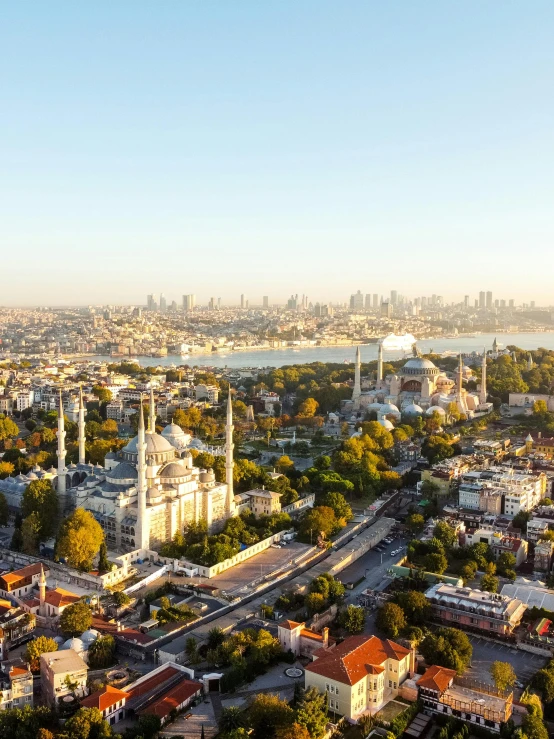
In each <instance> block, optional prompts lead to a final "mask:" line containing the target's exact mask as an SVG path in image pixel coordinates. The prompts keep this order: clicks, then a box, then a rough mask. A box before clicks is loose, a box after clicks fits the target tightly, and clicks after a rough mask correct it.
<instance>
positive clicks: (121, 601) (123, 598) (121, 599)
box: [113, 590, 131, 608]
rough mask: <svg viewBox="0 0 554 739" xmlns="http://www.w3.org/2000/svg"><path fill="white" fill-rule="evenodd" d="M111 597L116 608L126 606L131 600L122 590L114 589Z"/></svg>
mask: <svg viewBox="0 0 554 739" xmlns="http://www.w3.org/2000/svg"><path fill="white" fill-rule="evenodd" d="M113 599H114V603H115V604H116V606H118V608H121V606H128V605H129V603H130V602H131V598H130V597H129V596H128V595H127V593H124V592H123V590H116V591H115V593H114V594H113Z"/></svg>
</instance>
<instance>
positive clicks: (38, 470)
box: [33, 464, 42, 472]
mask: <svg viewBox="0 0 554 739" xmlns="http://www.w3.org/2000/svg"><path fill="white" fill-rule="evenodd" d="M33 472H42V470H41V469H40V467H39V466H38V464H36V465H35V466H34V467H33Z"/></svg>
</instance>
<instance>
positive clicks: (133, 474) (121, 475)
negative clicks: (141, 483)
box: [106, 462, 138, 482]
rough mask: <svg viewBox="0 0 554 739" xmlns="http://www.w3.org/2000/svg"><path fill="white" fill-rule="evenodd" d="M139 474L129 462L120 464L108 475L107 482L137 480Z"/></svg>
mask: <svg viewBox="0 0 554 739" xmlns="http://www.w3.org/2000/svg"><path fill="white" fill-rule="evenodd" d="M137 479H138V473H137V471H136V469H135V468H134V467H133V465H132V464H129V462H120V463H119V464H118V465H117V467H114V468H113V470H110V471H109V472H107V473H106V480H117V481H118V482H119V481H121V480H137Z"/></svg>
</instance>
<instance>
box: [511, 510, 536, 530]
mask: <svg viewBox="0 0 554 739" xmlns="http://www.w3.org/2000/svg"><path fill="white" fill-rule="evenodd" d="M530 518H531V512H530V511H520V512H519V513H516V515H515V516H514V517H513V519H512V527H513V528H514V529H521V532H522V534H526V533H527V522H528V521H529V519H530Z"/></svg>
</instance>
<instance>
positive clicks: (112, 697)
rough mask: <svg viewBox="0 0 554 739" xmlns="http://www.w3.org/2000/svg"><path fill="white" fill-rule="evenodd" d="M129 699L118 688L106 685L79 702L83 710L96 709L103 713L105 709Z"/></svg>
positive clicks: (126, 694)
mask: <svg viewBox="0 0 554 739" xmlns="http://www.w3.org/2000/svg"><path fill="white" fill-rule="evenodd" d="M128 697H129V693H126V692H125V691H124V690H119V688H114V687H112V686H111V685H106V687H105V688H102V690H98V691H96V693H91V694H90V695H89V696H87V697H86V698H83V700H82V701H81V706H84V707H85V708H98V710H99V711H105V710H106V708H111V707H112V706H115V704H116V703H117V702H118V701H120V700H124V699H125V698H128Z"/></svg>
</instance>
